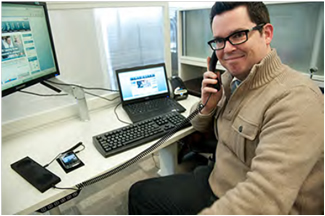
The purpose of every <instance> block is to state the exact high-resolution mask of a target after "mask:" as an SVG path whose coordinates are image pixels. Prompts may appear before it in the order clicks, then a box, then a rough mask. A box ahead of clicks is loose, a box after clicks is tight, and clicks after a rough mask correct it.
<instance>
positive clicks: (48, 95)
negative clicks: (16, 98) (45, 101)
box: [19, 90, 68, 97]
mask: <svg viewBox="0 0 325 216" xmlns="http://www.w3.org/2000/svg"><path fill="white" fill-rule="evenodd" d="M19 92H21V93H25V94H31V95H36V96H40V97H58V96H68V94H38V93H34V92H29V91H24V90H19Z"/></svg>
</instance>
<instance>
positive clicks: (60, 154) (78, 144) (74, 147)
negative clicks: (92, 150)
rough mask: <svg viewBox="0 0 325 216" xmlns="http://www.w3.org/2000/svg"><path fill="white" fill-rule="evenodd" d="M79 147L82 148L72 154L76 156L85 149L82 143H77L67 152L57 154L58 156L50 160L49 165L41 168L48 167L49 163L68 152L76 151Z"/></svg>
mask: <svg viewBox="0 0 325 216" xmlns="http://www.w3.org/2000/svg"><path fill="white" fill-rule="evenodd" d="M79 146H82V147H83V148H82V149H80V150H78V151H76V152H74V153H75V154H78V153H79V152H81V151H83V150H84V149H85V148H86V147H85V145H84V144H82V142H78V143H77V144H76V145H75V146H73V147H72V148H70V149H68V150H66V151H64V152H61V153H59V154H58V155H57V156H56V157H55V158H54V159H53V160H51V162H50V163H48V164H46V165H44V166H43V167H44V168H46V167H48V166H49V165H50V164H51V163H53V161H55V160H56V159H58V158H59V157H61V156H62V155H63V154H65V153H68V152H72V151H73V150H75V149H77V148H78V147H79Z"/></svg>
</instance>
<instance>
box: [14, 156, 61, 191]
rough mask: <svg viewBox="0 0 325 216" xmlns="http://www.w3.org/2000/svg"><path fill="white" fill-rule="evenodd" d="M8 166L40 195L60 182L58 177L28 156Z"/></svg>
mask: <svg viewBox="0 0 325 216" xmlns="http://www.w3.org/2000/svg"><path fill="white" fill-rule="evenodd" d="M10 166H11V168H12V169H13V170H15V171H16V172H17V173H18V174H19V175H20V176H21V177H23V178H24V179H25V180H26V181H28V182H29V183H30V184H31V185H33V186H34V187H35V188H37V189H38V190H39V191H40V192H42V193H44V192H45V191H47V190H48V189H49V188H51V187H53V186H54V185H56V184H57V183H59V182H60V181H61V179H60V178H59V177H58V176H56V175H55V174H53V173H52V172H50V171H49V170H47V169H45V168H44V167H42V166H41V165H40V164H38V163H37V162H35V161H34V160H33V159H31V158H30V157H28V156H27V157H25V158H23V159H21V160H19V161H17V162H15V163H13V164H11V165H10Z"/></svg>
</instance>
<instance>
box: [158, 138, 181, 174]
mask: <svg viewBox="0 0 325 216" xmlns="http://www.w3.org/2000/svg"><path fill="white" fill-rule="evenodd" d="M177 155H178V145H177V143H173V144H171V145H168V146H166V147H165V148H162V149H160V150H159V163H160V170H159V171H158V175H160V176H166V175H171V174H175V173H176V172H177V167H178V163H177Z"/></svg>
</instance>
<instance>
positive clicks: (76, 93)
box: [42, 77, 90, 121]
mask: <svg viewBox="0 0 325 216" xmlns="http://www.w3.org/2000/svg"><path fill="white" fill-rule="evenodd" d="M42 84H43V85H45V86H46V87H48V88H50V89H52V90H54V91H56V92H61V91H64V92H66V93H67V94H69V95H71V96H72V97H74V98H75V99H76V101H77V105H78V108H79V116H80V119H81V121H89V119H90V118H89V112H88V106H87V101H86V97H85V92H84V90H83V89H82V88H81V87H79V86H78V85H73V86H71V85H68V84H66V83H64V82H63V81H61V80H59V79H58V78H56V77H54V78H51V79H49V80H47V81H43V82H42Z"/></svg>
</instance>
